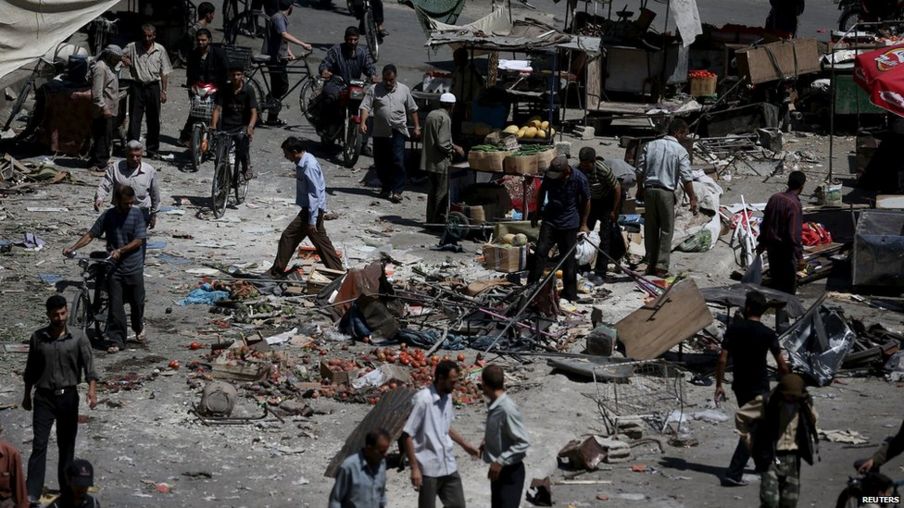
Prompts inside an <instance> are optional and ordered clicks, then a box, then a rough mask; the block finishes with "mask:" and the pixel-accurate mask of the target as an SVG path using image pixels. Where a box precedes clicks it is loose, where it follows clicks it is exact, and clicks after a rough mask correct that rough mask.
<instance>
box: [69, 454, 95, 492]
mask: <svg viewBox="0 0 904 508" xmlns="http://www.w3.org/2000/svg"><path fill="white" fill-rule="evenodd" d="M66 477H67V478H69V483H70V484H72V485H75V486H76V487H92V486H93V485H94V467H93V466H91V463H90V462H88V461H87V460H84V459H75V460H73V461H72V462H70V463H69V465H68V466H67V467H66Z"/></svg>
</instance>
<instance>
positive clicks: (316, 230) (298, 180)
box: [270, 136, 342, 277]
mask: <svg viewBox="0 0 904 508" xmlns="http://www.w3.org/2000/svg"><path fill="white" fill-rule="evenodd" d="M282 150H283V155H284V156H285V157H286V159H287V160H289V161H291V162H292V163H294V164H295V204H296V205H298V206H300V207H301V211H300V212H298V215H297V216H296V217H295V219H294V220H293V221H292V222H291V223H289V225H288V226H287V227H286V229H285V231H283V234H282V236H281V237H280V238H279V248H278V249H277V252H276V259H275V260H274V261H273V266H272V267H270V275H271V276H273V277H284V276H285V272H286V267H288V265H289V260H291V259H292V254H294V253H295V249H296V248H298V244H300V243H301V242H302V241H303V240H304V239H305V238H309V239H310V240H311V243H312V244H314V248H315V249H316V250H317V255H319V256H320V260H321V261H322V262H323V264H324V265H325V266H326V267H327V268H330V269H333V270H342V260H340V259H339V255H338V254H337V253H336V249H335V247H333V243H332V242H331V241H330V237H329V236H327V234H326V229H325V228H324V227H323V214H324V211H325V210H326V183H325V182H324V181H323V171H322V170H321V169H320V163H319V162H317V158H315V157H314V156H313V155H311V154H310V153H309V152H308V151H307V150H305V146H304V143H303V142H302V141H301V140H300V139H298V138H296V137H294V136H292V137H289V138H286V140H285V141H283V144H282Z"/></svg>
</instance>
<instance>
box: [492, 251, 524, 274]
mask: <svg viewBox="0 0 904 508" xmlns="http://www.w3.org/2000/svg"><path fill="white" fill-rule="evenodd" d="M483 258H484V261H483V266H484V268H486V269H488V270H496V271H497V272H503V273H512V272H518V271H521V270H524V267H525V266H527V247H524V246H522V247H512V246H510V245H509V246H505V247H503V246H500V245H491V244H487V245H484V246H483Z"/></svg>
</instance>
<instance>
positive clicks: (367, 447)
mask: <svg viewBox="0 0 904 508" xmlns="http://www.w3.org/2000/svg"><path fill="white" fill-rule="evenodd" d="M391 440H392V437H391V436H390V435H389V433H388V432H386V430H384V429H379V430H373V431H370V432H368V433H367V435H365V436H364V448H363V449H362V450H361V451H359V452H358V453H356V454H354V455H349V456H348V458H346V459H345V461H343V462H342V465H341V466H339V472H338V473H337V474H336V483H335V484H333V490H332V491H331V492H330V504H329V508H386V507H387V506H388V503H387V502H386V452H387V451H389V443H390V441H391Z"/></svg>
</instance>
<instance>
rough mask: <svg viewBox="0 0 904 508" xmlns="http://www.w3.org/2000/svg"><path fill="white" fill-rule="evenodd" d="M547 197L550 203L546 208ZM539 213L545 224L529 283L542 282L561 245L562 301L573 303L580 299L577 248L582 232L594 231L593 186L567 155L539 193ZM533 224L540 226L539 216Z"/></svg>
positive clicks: (554, 163)
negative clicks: (591, 221)
mask: <svg viewBox="0 0 904 508" xmlns="http://www.w3.org/2000/svg"><path fill="white" fill-rule="evenodd" d="M547 197H548V198H549V202H548V203H546V204H545V205H544V201H546V198H547ZM541 209H542V210H541ZM537 210H541V212H540V215H541V217H542V218H543V225H542V226H541V227H540V238H539V239H538V240H537V249H536V251H535V252H534V265H533V267H531V270H530V275H529V276H528V278H527V282H528V283H529V284H533V283H534V282H537V281H538V280H540V277H541V276H542V275H543V270H544V269H545V268H546V262H547V261H548V260H549V250H550V249H552V246H553V245H557V246H558V247H559V255H560V256H565V261H564V263H563V268H562V270H563V274H562V282H563V284H564V286H565V287H564V289H563V291H562V298H564V299H566V300H569V301H572V302H573V301H575V300H577V298H578V279H577V261H576V260H575V258H574V246H575V244H576V243H577V240H578V230H580V231H581V232H582V233H587V232H589V231H590V229H588V228H587V217H588V216H589V215H590V185H589V183H588V182H587V177H586V176H584V174H583V173H582V172H580V171H572V170H571V166H569V165H568V159H566V158H565V157H564V156H561V155H560V156H558V157H556V158H555V159H553V161H552V163H550V165H549V169H548V170H547V171H546V175H545V176H544V177H543V183H542V184H540V191H539V192H538V193H537ZM532 225H533V226H534V227H536V225H537V218H536V217H534V219H533V221H532Z"/></svg>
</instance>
